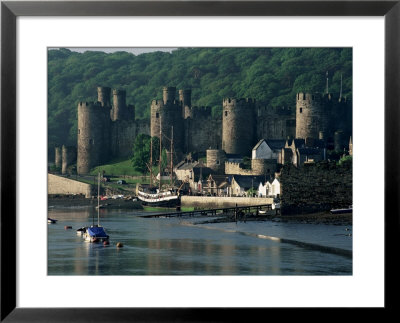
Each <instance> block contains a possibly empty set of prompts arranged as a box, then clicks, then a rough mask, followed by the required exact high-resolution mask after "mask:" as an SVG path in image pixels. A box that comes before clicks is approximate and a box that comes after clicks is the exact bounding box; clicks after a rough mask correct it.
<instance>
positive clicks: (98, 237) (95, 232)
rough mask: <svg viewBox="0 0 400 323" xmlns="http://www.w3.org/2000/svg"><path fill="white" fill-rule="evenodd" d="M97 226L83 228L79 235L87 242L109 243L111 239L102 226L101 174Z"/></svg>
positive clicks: (93, 224)
mask: <svg viewBox="0 0 400 323" xmlns="http://www.w3.org/2000/svg"><path fill="white" fill-rule="evenodd" d="M96 209H97V224H95V223H94V216H93V223H92V225H91V226H90V227H82V228H79V229H78V230H76V232H77V234H80V235H82V236H83V238H84V239H85V241H88V242H104V241H108V239H109V238H110V237H109V235H108V234H107V233H106V231H105V230H104V228H103V227H102V226H101V225H100V173H99V175H98V183H97V207H96Z"/></svg>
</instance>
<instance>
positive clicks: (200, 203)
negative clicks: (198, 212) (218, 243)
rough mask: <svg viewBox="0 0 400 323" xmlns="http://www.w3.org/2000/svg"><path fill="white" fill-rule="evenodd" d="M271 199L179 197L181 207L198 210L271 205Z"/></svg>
mask: <svg viewBox="0 0 400 323" xmlns="http://www.w3.org/2000/svg"><path fill="white" fill-rule="evenodd" d="M272 202H273V199H272V198H265V197H264V198H259V197H228V196H226V197H223V196H187V195H184V196H182V197H181V206H183V207H185V206H191V207H200V208H209V209H211V208H222V207H234V206H236V204H237V206H252V205H264V204H272Z"/></svg>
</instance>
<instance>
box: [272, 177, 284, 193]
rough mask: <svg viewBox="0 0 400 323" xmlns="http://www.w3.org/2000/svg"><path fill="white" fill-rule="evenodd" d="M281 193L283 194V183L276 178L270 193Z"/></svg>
mask: <svg viewBox="0 0 400 323" xmlns="http://www.w3.org/2000/svg"><path fill="white" fill-rule="evenodd" d="M280 194H281V183H279V181H278V179H277V178H275V179H274V181H273V182H272V184H271V191H270V195H272V196H274V197H277V196H278V195H280Z"/></svg>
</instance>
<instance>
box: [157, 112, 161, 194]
mask: <svg viewBox="0 0 400 323" xmlns="http://www.w3.org/2000/svg"><path fill="white" fill-rule="evenodd" d="M161 137H162V132H161V116H160V158H159V162H160V163H159V165H158V169H159V174H160V182H159V184H158V187H159V189H160V191H161V155H162V145H161Z"/></svg>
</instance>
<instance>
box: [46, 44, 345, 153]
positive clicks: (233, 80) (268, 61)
mask: <svg viewBox="0 0 400 323" xmlns="http://www.w3.org/2000/svg"><path fill="white" fill-rule="evenodd" d="M326 72H328V73H329V74H328V75H329V91H330V92H332V93H336V94H338V93H339V91H340V84H341V77H342V79H343V83H342V84H343V95H344V96H346V97H347V98H348V99H351V97H352V49H351V48H180V49H177V50H174V51H172V52H171V53H169V52H161V51H159V52H152V53H145V54H140V55H134V54H131V53H127V52H115V53H104V52H100V51H87V52H84V53H78V52H73V51H70V50H68V49H57V50H56V49H52V50H49V51H48V147H49V155H50V158H52V157H53V155H54V146H55V145H59V144H66V145H76V138H77V137H76V134H77V104H78V102H79V101H95V100H96V97H95V93H96V87H97V86H108V87H111V88H121V89H125V90H126V93H127V103H128V104H133V105H135V107H136V118H141V119H148V118H149V114H150V104H151V100H153V99H160V96H161V95H162V87H163V86H176V87H177V88H178V89H179V88H189V87H190V88H191V89H192V103H193V104H194V105H198V106H202V105H204V106H211V107H212V108H213V114H217V113H219V111H221V109H222V99H223V98H224V97H251V98H255V99H257V100H259V101H265V102H267V103H268V104H269V105H270V106H286V107H292V108H294V106H295V94H296V93H297V92H301V91H312V92H323V91H325V88H326Z"/></svg>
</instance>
